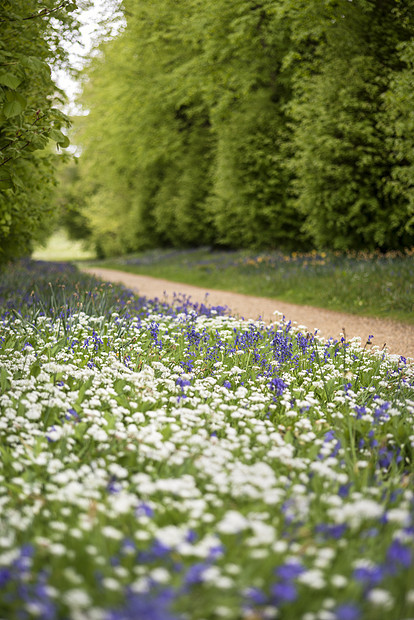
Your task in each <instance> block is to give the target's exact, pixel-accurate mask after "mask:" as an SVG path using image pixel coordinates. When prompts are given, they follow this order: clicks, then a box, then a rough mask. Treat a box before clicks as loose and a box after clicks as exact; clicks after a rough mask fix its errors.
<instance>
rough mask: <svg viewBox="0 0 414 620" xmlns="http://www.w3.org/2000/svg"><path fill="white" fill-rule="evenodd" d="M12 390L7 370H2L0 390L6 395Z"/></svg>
mask: <svg viewBox="0 0 414 620" xmlns="http://www.w3.org/2000/svg"><path fill="white" fill-rule="evenodd" d="M9 389H10V381H9V377H8V374H7V370H6V369H5V368H2V369H1V371H0V390H1V393H2V394H4V393H5V392H7V390H9Z"/></svg>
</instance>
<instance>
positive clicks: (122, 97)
mask: <svg viewBox="0 0 414 620" xmlns="http://www.w3.org/2000/svg"><path fill="white" fill-rule="evenodd" d="M122 6H123V11H124V16H125V26H124V28H123V29H122V30H121V32H120V33H119V34H118V36H116V37H115V38H113V39H111V40H107V41H104V42H102V43H101V44H100V46H99V48H98V53H95V54H94V55H93V56H92V57H91V59H90V61H89V62H88V64H87V66H86V67H85V69H84V71H83V75H82V82H83V93H82V96H81V104H82V106H83V110H84V115H80V116H79V117H77V118H75V119H74V131H73V132H72V140H73V142H74V143H75V144H76V145H78V147H79V153H81V154H80V156H79V157H77V158H76V161H77V163H76V164H74V163H72V164H71V165H69V166H66V167H65V169H64V170H63V171H60V176H61V179H63V180H62V183H61V185H60V188H59V189H58V190H57V191H55V196H54V200H55V202H56V203H58V204H59V208H60V210H61V218H62V219H63V222H64V223H65V225H66V226H67V227H68V228H69V230H70V231H71V233H72V235H73V236H74V237H78V238H79V237H87V238H89V240H90V241H91V243H92V245H93V246H95V248H96V250H97V252H98V255H99V256H101V257H103V256H113V255H117V254H125V253H127V252H131V251H136V250H141V249H147V248H154V247H171V246H172V247H196V246H206V245H210V246H214V247H224V248H253V249H283V250H293V249H295V250H298V249H311V248H316V249H319V250H320V249H335V250H348V249H374V248H375V249H378V248H379V249H381V250H390V249H402V248H404V247H410V246H412V245H413V244H414V0H405V1H404V2H402V1H398V0H306V1H305V0H232V1H231V2H229V0H215V1H214V2H204V1H201V0H151V2H149V1H148V0H124V2H123V3H122ZM13 191H16V190H13V189H9V190H7V191H6V194H8V195H9V196H12V195H13ZM22 191H24V190H22ZM10 199H11V198H10ZM30 201H31V203H32V204H33V205H34V206H35V207H36V205H37V203H36V201H38V198H37V195H36V194H33V192H32V193H30ZM35 203H36V204H35ZM36 208H37V207H36ZM4 234H5V233H4V231H3V235H4ZM7 234H8V233H7V232H6V237H7Z"/></svg>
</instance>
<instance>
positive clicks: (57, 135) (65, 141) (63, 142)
mask: <svg viewBox="0 0 414 620" xmlns="http://www.w3.org/2000/svg"><path fill="white" fill-rule="evenodd" d="M49 138H50V139H51V140H54V141H55V142H56V143H57V144H58V145H59V146H61V147H62V148H64V149H65V148H66V147H68V146H69V144H70V141H69V138H68V137H67V136H65V134H63V133H62V132H61V131H59V129H51V130H50V132H49Z"/></svg>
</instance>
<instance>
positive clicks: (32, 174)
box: [0, 0, 76, 262]
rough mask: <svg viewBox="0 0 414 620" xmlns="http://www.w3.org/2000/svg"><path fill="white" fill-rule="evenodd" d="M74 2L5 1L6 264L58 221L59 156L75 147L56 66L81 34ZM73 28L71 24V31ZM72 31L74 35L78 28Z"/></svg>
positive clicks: (0, 257) (1, 81)
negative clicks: (64, 42) (65, 42)
mask: <svg viewBox="0 0 414 620" xmlns="http://www.w3.org/2000/svg"><path fill="white" fill-rule="evenodd" d="M75 8H76V5H75V3H74V2H70V1H64V2H62V1H60V2H59V1H58V0H45V1H43V2H42V3H41V6H39V3H38V2H36V1H35V0H27V1H26V2H24V3H16V2H11V1H9V0H1V2H0V29H1V39H0V191H1V193H0V262H4V261H6V260H8V259H10V258H13V257H14V256H19V255H22V254H25V253H28V252H30V249H31V247H32V242H33V241H34V240H37V239H40V238H42V236H44V235H45V234H46V232H47V228H48V227H47V222H50V221H51V219H52V211H53V208H52V207H51V205H50V202H49V199H50V186H51V180H52V179H53V168H52V162H53V159H54V157H55V156H53V155H52V152H51V149H50V148H47V147H48V143H49V140H51V141H52V142H55V143H56V144H57V146H58V147H62V148H65V147H67V146H68V145H69V140H68V138H67V136H66V135H65V134H64V133H63V132H62V129H63V128H64V127H66V126H67V125H68V123H69V121H68V118H67V117H66V116H65V115H64V114H63V113H62V112H61V111H60V110H59V109H58V107H56V106H57V105H59V104H60V103H62V98H61V95H62V94H61V93H59V92H58V91H57V90H56V86H55V84H54V82H53V79H52V77H51V66H52V65H54V66H59V65H61V64H62V63H63V62H64V61H65V53H64V51H63V49H62V47H61V44H60V41H61V37H62V36H65V37H70V36H74V35H75V34H76V32H75V30H74V26H75V22H74V20H73V18H72V17H71V16H70V12H71V11H73V9H75ZM70 29H72V30H70ZM71 32H72V34H71Z"/></svg>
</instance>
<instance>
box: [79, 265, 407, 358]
mask: <svg viewBox="0 0 414 620" xmlns="http://www.w3.org/2000/svg"><path fill="white" fill-rule="evenodd" d="M82 271H84V272H85V273H89V274H92V275H94V276H96V277H98V278H101V279H102V280H105V281H107V282H118V283H121V284H123V285H124V286H126V287H128V288H130V289H131V290H132V291H134V293H137V294H139V295H141V296H144V297H147V298H150V299H154V298H155V297H158V299H163V298H167V301H168V299H170V300H172V298H173V294H174V293H182V294H184V295H187V296H189V297H190V298H191V300H192V301H194V302H199V303H200V302H203V303H206V302H207V303H208V304H210V305H212V306H227V307H228V308H229V310H230V311H231V314H233V315H236V316H240V317H243V318H245V319H254V320H256V319H259V318H261V319H262V320H263V321H265V322H270V321H275V320H277V318H278V316H277V315H276V314H275V313H277V312H279V313H280V314H281V315H284V316H285V317H286V319H288V320H290V321H292V323H294V324H297V325H298V326H303V328H304V329H306V330H307V331H309V332H312V333H313V332H314V331H315V330H316V329H317V330H318V334H319V335H320V336H321V337H323V338H325V339H328V338H331V337H332V338H340V337H341V335H342V334H343V333H345V336H346V338H347V339H351V338H356V337H357V338H360V339H361V344H362V345H364V344H365V342H366V341H367V338H368V336H369V335H373V336H374V338H373V340H372V346H374V347H378V348H379V349H382V348H383V346H384V345H385V348H386V350H387V351H388V353H390V354H392V355H395V356H398V357H399V356H404V357H405V358H411V360H412V359H413V358H414V326H412V325H407V324H404V323H399V322H397V321H391V320H384V319H374V318H369V317H361V316H356V315H354V314H345V313H342V312H334V311H332V310H325V309H322V308H315V307H313V306H299V305H296V304H290V303H287V302H284V301H279V300H277V299H268V298H267V297H252V296H250V295H242V294H240V293H231V292H229V291H221V290H214V289H205V288H203V287H199V286H192V285H189V284H181V283H179V282H171V281H169V280H163V279H161V278H152V277H149V276H141V275H135V274H131V273H126V272H124V271H115V270H114V269H104V268H102V267H90V268H82Z"/></svg>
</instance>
